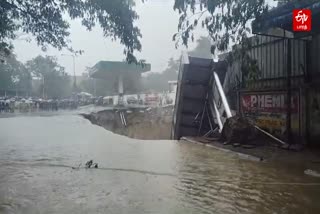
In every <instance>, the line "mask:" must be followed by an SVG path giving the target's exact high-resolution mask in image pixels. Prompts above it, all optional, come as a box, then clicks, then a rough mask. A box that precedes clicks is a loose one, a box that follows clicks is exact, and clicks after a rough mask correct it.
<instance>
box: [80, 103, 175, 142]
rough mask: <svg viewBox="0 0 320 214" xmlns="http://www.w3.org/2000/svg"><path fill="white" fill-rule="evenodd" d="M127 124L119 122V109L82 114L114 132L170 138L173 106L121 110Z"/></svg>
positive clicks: (151, 138)
mask: <svg viewBox="0 0 320 214" xmlns="http://www.w3.org/2000/svg"><path fill="white" fill-rule="evenodd" d="M122 112H123V114H124V117H125V119H126V123H127V125H126V126H124V125H123V124H122V122H121V117H120V111H117V110H104V111H100V112H97V113H91V114H82V116H83V117H84V118H86V119H88V120H89V121H91V123H92V124H95V125H99V126H102V127H104V128H105V129H107V130H109V131H112V132H114V133H116V134H120V135H124V136H127V137H130V138H135V139H142V140H165V139H170V135H171V125H172V114H173V107H163V108H152V109H149V110H144V111H141V110H129V111H122Z"/></svg>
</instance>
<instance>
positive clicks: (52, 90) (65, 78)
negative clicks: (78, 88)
mask: <svg viewBox="0 0 320 214" xmlns="http://www.w3.org/2000/svg"><path fill="white" fill-rule="evenodd" d="M26 67H27V69H28V70H29V72H30V73H32V74H33V75H34V76H35V77H37V78H40V79H41V80H42V83H41V86H40V88H39V90H40V91H39V94H43V95H44V96H45V97H48V98H63V97H67V96H70V95H71V91H72V89H71V84H70V76H69V75H68V74H67V73H66V72H65V69H64V67H62V66H60V65H59V64H58V63H57V59H56V58H55V57H51V56H46V57H43V56H37V57H36V58H34V59H32V60H30V61H28V62H27V63H26Z"/></svg>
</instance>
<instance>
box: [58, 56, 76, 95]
mask: <svg viewBox="0 0 320 214" xmlns="http://www.w3.org/2000/svg"><path fill="white" fill-rule="evenodd" d="M61 56H71V57H72V60H73V92H74V93H76V92H77V77H76V55H75V54H61Z"/></svg>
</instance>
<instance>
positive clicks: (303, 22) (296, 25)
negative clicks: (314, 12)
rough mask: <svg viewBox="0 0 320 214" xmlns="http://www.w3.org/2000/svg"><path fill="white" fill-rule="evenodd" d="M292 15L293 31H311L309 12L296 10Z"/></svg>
mask: <svg viewBox="0 0 320 214" xmlns="http://www.w3.org/2000/svg"><path fill="white" fill-rule="evenodd" d="M292 14H293V15H292V24H293V31H311V21H312V19H311V10H308V9H296V10H293V13H292Z"/></svg>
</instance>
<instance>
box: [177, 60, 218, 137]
mask: <svg viewBox="0 0 320 214" xmlns="http://www.w3.org/2000/svg"><path fill="white" fill-rule="evenodd" d="M212 64H213V60H212V59H203V58H195V57H190V56H186V55H184V56H183V57H182V59H181V65H180V69H179V76H178V87H177V96H176V104H175V109H174V115H173V128H172V133H171V138H172V139H179V138H180V137H182V136H197V135H198V132H199V124H197V123H196V122H195V121H196V117H197V115H198V118H199V114H200V113H201V112H202V111H203V108H204V106H205V105H206V99H207V94H208V87H209V84H210V79H211V77H212Z"/></svg>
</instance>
